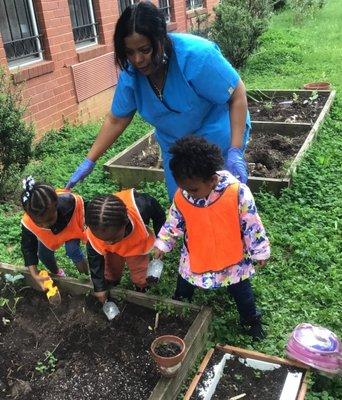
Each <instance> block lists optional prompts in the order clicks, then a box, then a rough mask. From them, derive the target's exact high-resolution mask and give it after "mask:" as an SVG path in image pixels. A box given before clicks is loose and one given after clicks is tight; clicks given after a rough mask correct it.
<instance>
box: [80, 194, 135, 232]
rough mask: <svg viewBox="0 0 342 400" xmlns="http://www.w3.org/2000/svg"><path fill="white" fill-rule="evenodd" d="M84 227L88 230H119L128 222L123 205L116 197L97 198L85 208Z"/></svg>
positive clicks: (111, 195) (110, 195)
mask: <svg viewBox="0 0 342 400" xmlns="http://www.w3.org/2000/svg"><path fill="white" fill-rule="evenodd" d="M85 222H86V225H87V226H89V228H90V229H92V228H93V229H94V228H95V229H96V228H108V227H114V228H121V227H123V226H126V225H127V224H128V222H129V219H128V215H127V208H126V205H125V203H124V202H123V201H122V200H121V199H120V198H119V197H117V196H114V195H113V194H109V195H107V196H97V197H95V198H94V199H93V200H91V201H90V203H89V204H88V206H87V210H86V217H85Z"/></svg>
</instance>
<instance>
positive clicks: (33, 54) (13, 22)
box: [0, 0, 43, 67]
mask: <svg viewBox="0 0 342 400" xmlns="http://www.w3.org/2000/svg"><path fill="white" fill-rule="evenodd" d="M0 31H1V34H2V40H3V43H4V48H5V53H6V57H7V60H8V64H9V67H15V66H19V65H24V64H29V63H31V62H34V61H40V60H42V58H43V56H42V53H43V49H42V42H41V35H40V34H39V32H38V26H37V21H36V17H35V12H34V8H33V4H32V0H0Z"/></svg>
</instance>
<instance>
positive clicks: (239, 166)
mask: <svg viewBox="0 0 342 400" xmlns="http://www.w3.org/2000/svg"><path fill="white" fill-rule="evenodd" d="M227 168H228V171H229V172H230V173H231V174H233V175H234V176H235V177H236V178H238V179H239V181H240V182H241V183H246V182H247V179H248V172H247V166H246V162H245V160H244V157H243V151H242V150H241V149H240V148H239V147H231V148H230V149H229V150H228V161H227Z"/></svg>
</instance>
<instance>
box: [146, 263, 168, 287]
mask: <svg viewBox="0 0 342 400" xmlns="http://www.w3.org/2000/svg"><path fill="white" fill-rule="evenodd" d="M163 266H164V264H163V261H162V260H158V259H153V260H151V261H150V262H149V264H148V267H147V274H146V281H147V283H149V284H153V283H157V282H158V281H159V279H160V275H161V273H162V271H163Z"/></svg>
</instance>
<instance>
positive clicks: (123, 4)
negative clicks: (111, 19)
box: [119, 0, 139, 14]
mask: <svg viewBox="0 0 342 400" xmlns="http://www.w3.org/2000/svg"><path fill="white" fill-rule="evenodd" d="M138 2H139V0H119V10H120V14H122V13H123V12H124V11H125V9H126V8H127V7H128V6H130V5H132V4H136V3H138Z"/></svg>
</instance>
